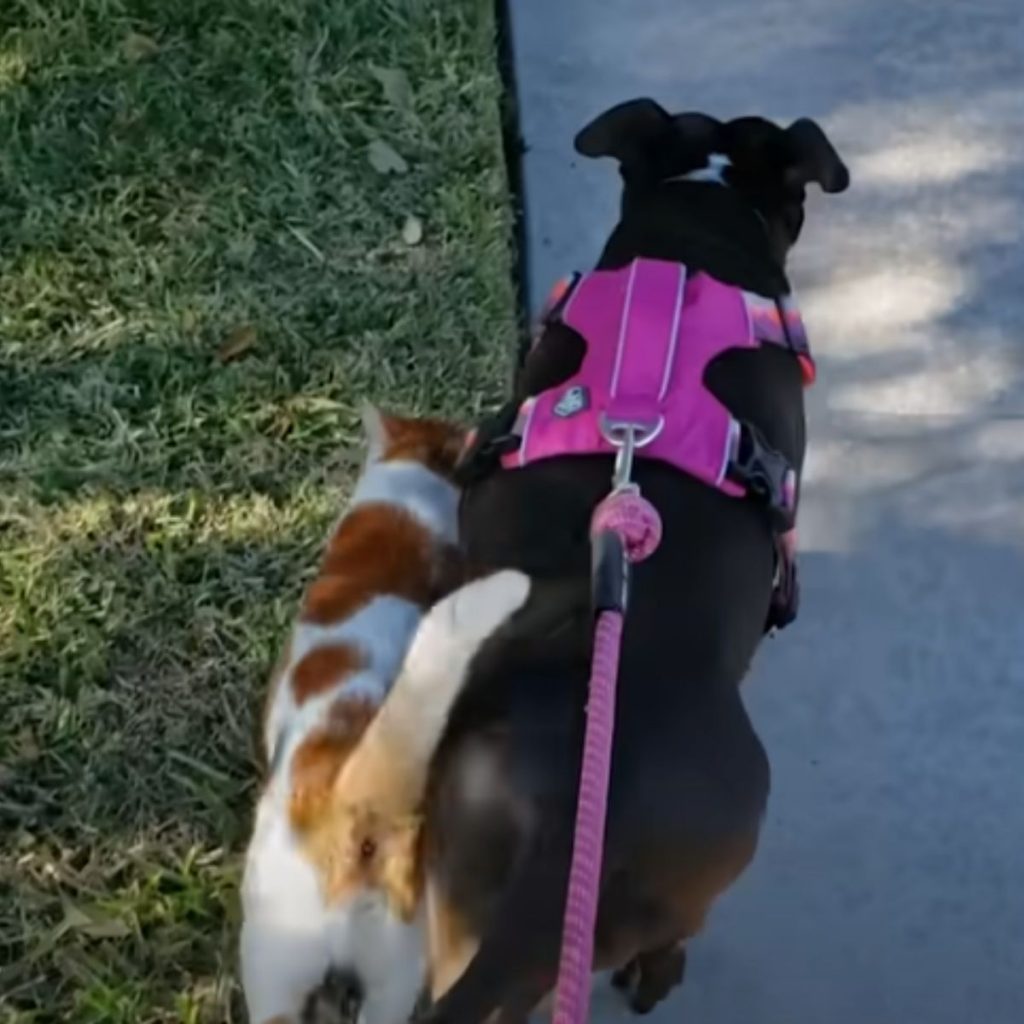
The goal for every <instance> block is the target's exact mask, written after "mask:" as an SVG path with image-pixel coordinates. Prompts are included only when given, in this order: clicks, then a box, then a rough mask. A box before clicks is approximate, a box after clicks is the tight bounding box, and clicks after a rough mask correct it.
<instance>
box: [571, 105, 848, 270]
mask: <svg viewBox="0 0 1024 1024" xmlns="http://www.w3.org/2000/svg"><path fill="white" fill-rule="evenodd" d="M576 150H577V152H579V153H581V154H582V155H583V156H588V157H602V156H610V157H613V158H614V159H616V160H618V162H619V167H620V171H621V173H622V178H623V182H624V192H623V214H624V216H626V215H628V214H629V213H630V212H631V211H635V210H637V209H642V208H643V206H644V205H645V204H651V203H655V204H657V205H658V206H659V207H660V208H664V204H665V202H666V200H667V199H668V198H669V193H667V192H666V189H668V188H670V187H671V186H672V185H673V184H675V183H678V182H681V181H718V182H721V183H723V184H725V185H728V186H730V187H731V188H732V189H733V190H735V191H736V192H737V193H738V194H740V195H742V196H743V197H744V198H745V199H746V200H747V201H748V202H749V203H750V205H751V206H752V207H753V208H754V209H755V210H756V211H757V212H758V213H759V214H760V216H761V218H763V221H764V224H765V227H766V229H767V231H768V236H769V241H770V244H771V249H772V253H773V255H774V256H775V258H776V259H777V260H778V261H779V264H780V265H781V264H782V263H783V261H784V260H785V256H786V253H787V252H788V251H789V249H790V248H791V247H792V245H793V244H794V242H796V240H797V237H798V236H799V234H800V229H801V228H802V227H803V221H804V209H803V204H804V199H805V195H806V187H807V185H809V184H811V183H812V182H813V183H815V184H817V185H819V186H820V187H821V188H822V190H823V191H825V192H842V191H843V190H844V189H846V188H847V187H848V185H849V184H850V174H849V172H848V171H847V169H846V166H845V164H844V163H843V161H842V160H841V159H840V158H839V154H838V153H837V152H836V151H835V148H834V147H833V146H832V143H831V142H829V140H828V137H827V136H826V135H825V133H824V132H823V131H822V129H821V128H820V127H819V126H818V125H817V124H816V123H815V122H814V121H811V120H810V119H808V118H801V119H800V120H798V121H794V122H793V123H792V124H791V125H790V126H789V127H788V128H780V127H779V126H778V125H776V124H773V123H772V122H771V121H768V120H765V119H764V118H762V117H740V118H736V119H735V120H733V121H718V120H716V119H715V118H713V117H709V116H708V115H707V114H698V113H684V114H674V115H673V114H670V113H669V112H668V111H667V110H665V109H664V108H663V107H661V106H659V105H658V104H657V103H655V102H654V100H651V99H637V100H629V101H628V102H626V103H620V104H619V105H618V106H615V107H612V108H611V109H610V110H606V111H605V112H604V113H603V114H600V115H598V116H597V117H596V118H595V119H594V120H593V121H591V122H590V124H588V125H587V126H586V127H585V128H584V129H583V130H582V131H580V133H579V134H578V135H577V136H576Z"/></svg>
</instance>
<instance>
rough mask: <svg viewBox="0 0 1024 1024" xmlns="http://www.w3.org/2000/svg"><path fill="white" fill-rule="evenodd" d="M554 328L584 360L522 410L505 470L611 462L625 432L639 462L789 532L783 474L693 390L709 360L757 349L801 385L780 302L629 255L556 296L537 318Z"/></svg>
mask: <svg viewBox="0 0 1024 1024" xmlns="http://www.w3.org/2000/svg"><path fill="white" fill-rule="evenodd" d="M555 320H560V321H561V322H563V323H565V324H566V325H567V326H569V327H571V328H573V329H574V330H575V331H577V332H578V333H579V334H581V335H582V336H583V337H584V338H585V339H586V342H587V351H586V355H585V357H584V359H583V363H582V365H581V366H580V368H579V371H578V372H577V373H576V374H575V375H574V376H573V377H572V378H570V379H569V380H568V381H566V382H564V383H563V384H561V385H559V386H558V387H557V388H552V389H550V390H548V391H544V392H541V393H540V394H539V395H536V396H533V397H531V398H528V399H527V400H526V401H525V402H524V403H523V405H522V406H521V408H520V411H519V418H518V420H517V422H516V425H515V427H514V428H513V430H512V433H513V434H514V435H518V437H519V438H520V441H519V445H518V448H517V450H516V451H514V452H508V453H506V454H505V455H503V456H502V464H503V465H504V466H505V467H506V468H508V469H512V468H516V467H521V466H526V465H528V464H529V463H531V462H535V461H537V460H539V459H545V458H551V457H553V456H559V455H570V454H576V455H583V454H614V453H615V451H616V449H617V447H618V444H620V443H621V438H620V435H621V431H622V429H623V428H624V427H625V426H631V427H633V428H635V429H636V433H637V442H636V444H637V448H642V449H643V454H644V455H645V456H647V457H649V458H654V459H660V460H661V461H663V462H667V463H669V464H670V465H673V466H675V467H676V468H677V469H681V470H683V472H685V473H689V474H690V475H692V476H695V477H696V478H697V479H699V480H702V481H704V483H706V484H709V485H710V486H712V487H716V488H718V489H720V490H722V491H724V492H725V493H726V494H730V495H733V496H735V497H741V496H744V495H746V494H749V493H751V492H754V493H756V494H758V495H759V496H761V497H763V498H765V499H766V500H767V501H768V503H769V505H770V506H771V508H772V511H773V512H774V513H775V514H776V515H777V517H778V518H777V520H776V522H777V525H778V527H779V532H784V531H785V530H788V529H789V528H790V527H791V526H792V523H793V518H794V516H795V505H796V489H797V488H796V484H797V481H796V473H795V471H794V470H793V468H792V467H790V466H789V464H788V462H787V461H786V460H785V459H784V458H783V456H782V455H781V454H780V453H778V452H775V451H774V450H773V449H771V448H769V447H768V446H767V445H766V444H765V442H764V441H763V439H762V438H761V437H760V435H759V434H758V432H757V431H756V429H755V428H753V426H752V425H750V424H746V423H741V422H739V421H738V420H737V419H736V418H735V417H734V416H733V415H732V414H731V413H730V412H729V410H728V409H727V408H726V407H725V406H724V405H723V404H722V403H721V402H720V401H719V400H718V399H717V398H716V397H715V396H714V395H713V394H712V393H711V391H710V390H709V389H708V388H707V386H706V385H705V384H704V371H705V369H706V368H707V366H708V364H709V363H710V362H711V361H712V360H713V359H714V358H715V357H716V356H718V355H719V354H720V353H722V352H725V351H728V350H729V349H734V348H745V349H755V348H758V347H759V346H760V345H762V344H771V345H780V346H783V347H785V348H787V349H789V350H790V351H792V352H793V353H794V355H795V356H796V358H797V359H798V360H799V362H800V366H801V370H802V373H803V379H804V384H805V386H809V385H810V384H811V383H813V381H814V377H815V367H814V361H813V360H812V358H811V355H810V351H809V348H808V344H807V336H806V333H805V332H804V328H803V323H802V321H801V319H800V314H799V312H798V310H797V308H796V306H795V304H794V303H793V302H792V300H791V299H789V297H788V296H787V297H785V298H782V299H779V300H778V301H776V300H772V299H766V298H764V297H762V296H760V295H755V294H753V293H752V292H747V291H744V290H743V289H741V288H738V287H734V286H732V285H727V284H723V283H722V282H720V281H718V280H716V279H715V278H713V277H710V276H708V275H707V274H706V273H703V272H699V273H693V274H691V273H688V272H687V268H686V267H685V266H683V265H682V264H679V263H669V262H665V261H662V260H650V259H637V260H634V261H633V262H632V263H630V264H628V265H627V266H625V267H622V268H620V269H617V270H594V271H591V272H590V273H588V274H585V275H576V276H575V277H574V278H572V279H570V280H569V281H568V282H567V283H565V284H564V287H561V288H560V289H558V288H556V293H555V295H554V296H553V302H552V304H551V306H550V308H549V311H548V312H547V313H546V315H545V318H544V321H545V323H547V324H550V323H551V322H553V321H555Z"/></svg>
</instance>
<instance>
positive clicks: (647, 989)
mask: <svg viewBox="0 0 1024 1024" xmlns="http://www.w3.org/2000/svg"><path fill="white" fill-rule="evenodd" d="M685 973H686V950H685V949H684V948H683V947H682V946H671V947H667V948H665V949H659V950H655V951H653V952H650V953H641V954H640V955H639V956H637V957H635V958H634V959H633V960H630V962H629V963H628V964H626V966H625V967H622V968H620V969H619V970H618V971H616V972H615V973H614V974H613V975H612V984H613V985H614V986H615V988H617V989H618V990H619V991H620V992H622V994H623V996H624V997H625V999H626V1005H627V1006H628V1007H629V1008H630V1009H631V1010H632V1011H633V1013H635V1014H637V1015H638V1016H644V1015H645V1014H648V1013H650V1012H651V1011H652V1010H654V1009H655V1007H657V1006H658V1005H659V1004H660V1003H661V1002H663V1001H664V1000H665V999H667V998H668V995H669V993H670V992H671V991H672V989H674V988H676V986H678V985H680V984H682V981H683V976H684V975H685Z"/></svg>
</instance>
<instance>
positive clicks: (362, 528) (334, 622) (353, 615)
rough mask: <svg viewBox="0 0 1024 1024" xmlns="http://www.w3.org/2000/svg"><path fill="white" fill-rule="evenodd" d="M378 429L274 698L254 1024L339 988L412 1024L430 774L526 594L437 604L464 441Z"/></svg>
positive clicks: (426, 429)
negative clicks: (482, 664)
mask: <svg viewBox="0 0 1024 1024" xmlns="http://www.w3.org/2000/svg"><path fill="white" fill-rule="evenodd" d="M365 419H366V426H367V434H368V441H369V454H368V457H367V462H366V466H365V468H364V470H363V474H362V476H361V478H360V480H359V482H358V484H357V486H356V489H355V492H354V494H353V497H352V500H351V504H350V507H349V509H348V510H347V512H346V514H345V515H344V516H343V517H342V519H341V520H340V521H339V522H338V524H337V525H336V526H335V528H334V530H333V532H332V534H331V536H330V538H329V540H328V543H327V547H326V551H325V554H324V556H323V560H322V563H321V566H320V572H319V574H318V576H317V577H316V579H314V581H313V582H312V583H311V584H310V586H309V588H308V589H307V591H306V594H305V597H304V600H303V603H302V608H301V611H300V614H299V619H298V622H297V623H296V625H295V627H294V630H293V632H292V635H291V638H290V640H289V642H288V644H287V646H286V649H285V652H284V655H283V657H282V659H281V662H280V664H279V666H278V669H277V671H276V673H275V680H274V682H273V684H272V688H271V693H270V696H269V699H268V706H267V714H266V724H265V745H266V753H267V759H268V763H269V765H270V769H269V778H268V781H267V784H266V788H265V789H264V792H263V794H262V796H261V799H260V802H259V806H258V808H257V812H256V823H255V828H254V830H253V835H252V839H251V841H250V845H249V849H248V852H247V855H246V863H245V871H244V877H243V882H242V909H243V925H242V934H241V943H240V945H241V974H242V987H243V989H244V992H245V998H246V1003H247V1006H248V1011H249V1018H250V1021H251V1022H252V1024H299V1022H300V1021H302V1020H303V1019H304V1018H305V1017H306V1016H307V1014H308V1013H309V1012H312V1011H307V1010H306V1007H307V1004H308V1002H309V1000H310V999H311V998H312V994H313V993H314V992H315V991H316V990H317V989H318V988H320V987H321V986H322V983H323V982H324V981H325V977H327V976H328V974H329V973H330V972H336V971H340V972H341V973H342V975H343V977H345V978H347V979H349V982H348V983H349V984H350V985H351V986H352V988H353V991H352V993H351V995H352V998H353V1000H354V1003H353V1006H354V1007H355V1008H357V1009H355V1011H354V1016H355V1019H357V1020H358V1022H359V1024H404V1022H405V1021H407V1020H408V1018H409V1015H410V1013H411V1011H412V1009H413V1007H414V1004H415V1001H416V999H417V997H418V995H419V993H420V990H421V987H422V985H423V981H424V970H425V968H424V936H423V922H422V916H423V915H422V912H421V907H420V903H421V901H420V882H419V877H418V869H419V865H418V850H417V839H418V835H419V820H418V817H417V812H418V810H419V805H420V803H421V801H422V796H423V793H422V790H423V785H424V782H425V778H426V773H427V766H428V764H429V760H430V758H431V756H432V754H433V751H434V748H435V746H436V744H437V741H438V740H439V738H440V735H441V732H442V731H443V728H444V724H445V722H446V720H447V715H448V710H449V708H450V706H451V704H452V702H453V701H454V699H455V697H456V696H457V694H458V692H459V689H460V688H461V685H462V682H463V678H464V676H465V675H466V672H467V670H468V667H469V663H470V661H471V659H472V658H473V656H474V654H475V653H476V651H477V649H478V648H479V646H480V645H481V643H483V641H484V640H485V639H486V638H487V637H488V636H489V635H490V634H491V633H492V632H493V631H494V630H495V629H497V627H498V626H500V625H501V624H502V623H503V622H504V621H505V620H506V619H507V618H508V617H509V616H510V615H511V614H512V613H514V612H515V611H516V610H517V609H518V608H519V607H521V606H522V605H523V603H524V602H525V601H526V598H527V595H528V592H529V589H530V584H529V581H528V579H527V578H526V577H525V576H523V575H522V574H521V573H518V572H512V571H504V572H499V573H496V574H493V575H491V576H488V577H485V578H482V579H479V580H476V581H474V582H472V583H469V584H467V585H466V586H464V587H462V588H461V589H459V590H457V591H455V592H454V593H450V594H449V596H447V597H444V598H443V599H442V600H440V602H439V603H437V604H434V602H435V601H436V600H437V599H438V598H439V597H442V595H444V594H446V593H448V592H449V591H451V590H452V588H453V587H454V586H455V585H456V584H457V583H458V582H459V579H460V573H461V568H460V560H459V558H458V555H457V548H456V540H457V524H456V515H457V503H458V491H457V488H456V485H455V483H454V481H453V470H454V466H455V462H456V459H457V457H458V454H459V452H460V450H461V447H462V443H463V439H464V435H463V433H462V432H461V431H460V430H459V429H457V428H456V427H454V426H451V425H449V424H446V423H442V422H439V421H436V420H410V419H400V418H398V417H394V416H388V415H384V414H381V413H378V412H376V411H375V410H369V411H368V414H367V416H366V417H365ZM431 606H433V607H431ZM427 608H430V611H429V613H427V614H426V617H424V612H425V610H426V609H427ZM410 645H411V646H410ZM396 677H397V678H396ZM392 684H393V685H392Z"/></svg>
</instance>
